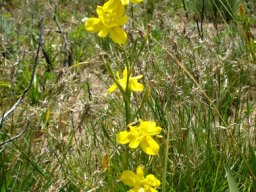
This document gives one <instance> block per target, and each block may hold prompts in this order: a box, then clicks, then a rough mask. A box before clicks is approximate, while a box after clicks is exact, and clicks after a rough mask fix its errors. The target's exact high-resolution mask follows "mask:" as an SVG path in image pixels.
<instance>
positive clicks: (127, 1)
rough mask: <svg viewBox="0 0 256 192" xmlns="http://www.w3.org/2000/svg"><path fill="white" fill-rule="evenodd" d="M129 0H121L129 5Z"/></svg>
mask: <svg viewBox="0 0 256 192" xmlns="http://www.w3.org/2000/svg"><path fill="white" fill-rule="evenodd" d="M129 2H130V1H129V0H121V3H122V4H123V5H128V4H129Z"/></svg>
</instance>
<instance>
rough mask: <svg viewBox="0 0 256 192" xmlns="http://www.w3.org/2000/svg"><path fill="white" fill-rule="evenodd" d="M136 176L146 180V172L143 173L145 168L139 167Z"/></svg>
mask: <svg viewBox="0 0 256 192" xmlns="http://www.w3.org/2000/svg"><path fill="white" fill-rule="evenodd" d="M136 175H138V177H139V178H140V179H144V171H143V167H142V166H138V167H137V169H136Z"/></svg>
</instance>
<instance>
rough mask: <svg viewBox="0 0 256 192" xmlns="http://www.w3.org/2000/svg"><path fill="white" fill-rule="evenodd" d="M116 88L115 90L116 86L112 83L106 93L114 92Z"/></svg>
mask: <svg viewBox="0 0 256 192" xmlns="http://www.w3.org/2000/svg"><path fill="white" fill-rule="evenodd" d="M116 88H117V85H116V84H115V83H114V84H113V85H112V86H111V87H109V88H108V92H109V93H112V92H114V91H115V90H116Z"/></svg>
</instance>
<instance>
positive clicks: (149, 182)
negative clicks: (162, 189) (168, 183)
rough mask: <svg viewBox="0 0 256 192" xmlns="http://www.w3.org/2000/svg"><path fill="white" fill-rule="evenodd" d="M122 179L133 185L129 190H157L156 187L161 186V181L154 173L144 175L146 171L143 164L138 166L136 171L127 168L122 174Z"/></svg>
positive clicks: (132, 191)
mask: <svg viewBox="0 0 256 192" xmlns="http://www.w3.org/2000/svg"><path fill="white" fill-rule="evenodd" d="M121 181H122V182H123V183H124V184H126V185H128V186H130V187H133V188H132V189H130V190H129V191H128V192H157V190H156V189H155V188H156V187H159V186H160V184H161V182H160V181H159V180H158V179H157V178H156V177H155V176H154V175H152V174H149V175H147V176H146V178H145V177H144V171H143V168H142V167H141V166H138V167H137V169H136V173H134V172H132V171H129V170H126V171H123V173H122V174H121Z"/></svg>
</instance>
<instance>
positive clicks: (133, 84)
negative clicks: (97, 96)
mask: <svg viewBox="0 0 256 192" xmlns="http://www.w3.org/2000/svg"><path fill="white" fill-rule="evenodd" d="M116 76H117V81H118V83H119V84H120V86H121V87H122V89H123V91H125V90H126V86H127V68H126V67H125V68H124V70H123V77H122V78H120V76H119V72H117V73H116ZM142 77H143V75H138V76H135V77H132V76H131V75H130V76H129V78H128V79H129V82H128V89H129V90H131V91H136V92H141V91H143V89H144V86H143V85H142V84H141V83H138V80H139V79H141V78H142ZM117 87H118V86H117V84H116V83H114V84H113V85H112V86H111V87H110V88H109V89H108V92H110V93H112V92H113V91H115V90H116V88H117Z"/></svg>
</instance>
